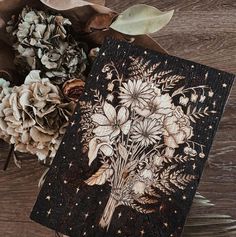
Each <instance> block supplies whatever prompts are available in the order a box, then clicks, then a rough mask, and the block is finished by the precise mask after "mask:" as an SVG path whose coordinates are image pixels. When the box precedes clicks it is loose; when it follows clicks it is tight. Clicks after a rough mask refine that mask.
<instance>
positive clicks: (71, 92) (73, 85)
mask: <svg viewBox="0 0 236 237" xmlns="http://www.w3.org/2000/svg"><path fill="white" fill-rule="evenodd" d="M84 85H85V82H84V81H83V80H81V79H71V80H68V81H66V82H65V83H64V85H63V87H62V90H63V93H64V95H65V96H66V97H67V98H68V99H70V100H72V101H78V99H79V98H80V96H81V95H82V93H83V91H84Z"/></svg>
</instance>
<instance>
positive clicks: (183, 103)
mask: <svg viewBox="0 0 236 237" xmlns="http://www.w3.org/2000/svg"><path fill="white" fill-rule="evenodd" d="M188 102H189V98H188V97H185V96H181V97H180V98H179V103H180V104H181V105H183V106H186V105H187V104H188Z"/></svg>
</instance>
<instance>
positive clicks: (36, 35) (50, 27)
mask: <svg viewBox="0 0 236 237" xmlns="http://www.w3.org/2000/svg"><path fill="white" fill-rule="evenodd" d="M70 25H71V22H70V21H69V19H67V18H64V17H63V16H61V15H59V14H49V13H47V12H43V11H38V10H36V9H30V8H29V7H25V8H24V9H23V10H22V12H21V13H20V15H19V17H18V20H17V21H16V19H15V18H14V17H13V18H12V20H11V21H9V22H8V26H7V28H6V29H7V31H8V32H9V33H11V34H12V35H13V36H14V38H15V44H14V47H15V49H16V51H17V55H16V63H17V64H18V65H19V66H21V68H22V64H23V65H26V66H27V68H28V69H29V70H35V69H40V70H41V71H42V73H43V74H44V75H45V76H47V77H48V78H50V80H51V81H52V82H53V83H54V84H55V83H56V84H61V83H63V82H64V81H65V80H66V79H68V78H70V76H71V75H72V74H76V75H80V74H82V73H83V72H84V71H85V69H86V63H87V55H86V53H85V52H84V50H83V48H82V46H81V44H80V43H78V42H76V41H75V40H74V39H73V37H72V35H70V34H69V33H68V31H69V27H70Z"/></svg>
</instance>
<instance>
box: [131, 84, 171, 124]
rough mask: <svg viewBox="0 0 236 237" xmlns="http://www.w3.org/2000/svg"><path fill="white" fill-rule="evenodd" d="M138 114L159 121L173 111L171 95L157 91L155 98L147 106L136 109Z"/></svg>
mask: <svg viewBox="0 0 236 237" xmlns="http://www.w3.org/2000/svg"><path fill="white" fill-rule="evenodd" d="M134 109H135V111H136V113H138V114H139V115H141V116H143V117H149V118H155V119H159V118H160V117H162V116H163V115H167V114H169V113H171V112H172V111H173V104H172V99H171V97H170V95H169V94H167V93H166V94H164V95H162V94H161V91H160V89H157V88H156V89H155V96H154V97H153V98H152V99H151V100H150V101H149V103H148V104H147V105H146V106H140V107H136V108H134Z"/></svg>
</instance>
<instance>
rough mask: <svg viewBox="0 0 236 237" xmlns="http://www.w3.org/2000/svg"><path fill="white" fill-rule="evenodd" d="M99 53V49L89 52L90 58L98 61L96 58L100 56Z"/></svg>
mask: <svg viewBox="0 0 236 237" xmlns="http://www.w3.org/2000/svg"><path fill="white" fill-rule="evenodd" d="M98 53H99V48H93V49H91V50H90V52H89V58H90V59H91V60H92V61H94V60H95V59H96V57H97V56H98Z"/></svg>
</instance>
